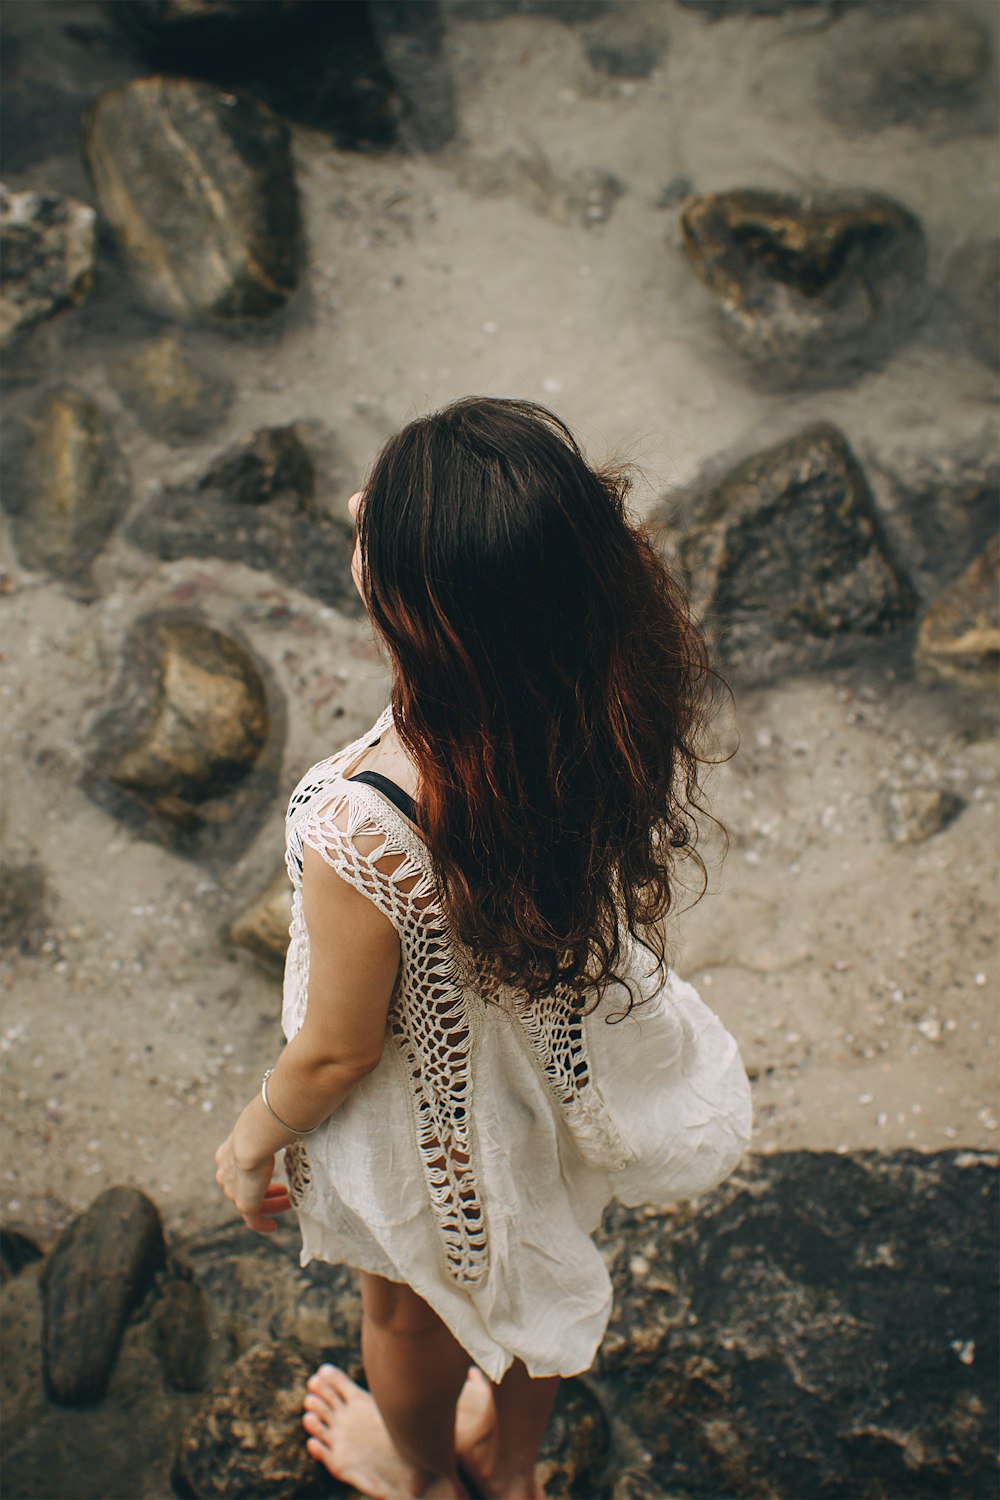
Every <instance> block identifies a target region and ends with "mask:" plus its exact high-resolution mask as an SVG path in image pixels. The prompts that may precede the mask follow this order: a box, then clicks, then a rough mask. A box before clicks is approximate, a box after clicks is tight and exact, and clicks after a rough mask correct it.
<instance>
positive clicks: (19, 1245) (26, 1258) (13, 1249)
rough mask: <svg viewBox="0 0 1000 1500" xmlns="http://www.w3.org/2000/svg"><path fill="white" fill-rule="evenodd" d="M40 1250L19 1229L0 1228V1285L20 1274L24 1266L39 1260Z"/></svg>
mask: <svg viewBox="0 0 1000 1500" xmlns="http://www.w3.org/2000/svg"><path fill="white" fill-rule="evenodd" d="M41 1258H42V1251H41V1249H40V1247H39V1246H38V1245H36V1244H35V1242H34V1240H33V1239H30V1238H29V1237H28V1235H26V1234H22V1233H21V1231H20V1230H19V1229H0V1286H6V1284H7V1282H8V1281H11V1280H13V1278H14V1277H15V1276H17V1275H19V1274H20V1272H21V1271H23V1270H24V1268H25V1266H31V1265H34V1264H35V1262H36V1261H39V1260H41Z"/></svg>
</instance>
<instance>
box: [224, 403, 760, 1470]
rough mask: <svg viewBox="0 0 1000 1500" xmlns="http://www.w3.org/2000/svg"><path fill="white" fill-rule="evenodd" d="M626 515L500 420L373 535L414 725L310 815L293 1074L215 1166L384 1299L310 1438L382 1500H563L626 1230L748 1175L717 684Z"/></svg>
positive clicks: (350, 765)
mask: <svg viewBox="0 0 1000 1500" xmlns="http://www.w3.org/2000/svg"><path fill="white" fill-rule="evenodd" d="M626 488H627V484H626V480H625V477H624V475H623V473H622V472H621V471H618V470H605V471H595V470H593V469H591V468H590V467H588V465H587V464H586V463H585V461H584V459H583V456H582V454H581V452H580V450H579V448H578V446H577V444H576V442H575V441H574V439H573V437H572V436H571V434H570V433H569V431H568V429H567V428H566V427H565V426H564V424H563V423H562V422H561V421H560V420H559V419H558V418H557V417H555V416H554V415H553V414H552V413H551V412H548V411H546V410H545V409H544V408H542V407H538V406H535V405H533V404H532V403H529V402H525V401H513V400H499V399H487V398H469V399H467V400H464V401H459V402H456V403H455V404H454V405H452V406H450V407H448V408H446V409H445V410H444V411H441V412H439V413H437V414H435V415H432V416H428V417H422V418H420V419H418V420H417V421H415V422H412V423H410V425H409V426H407V427H406V428H404V429H403V431H402V432H400V433H399V434H398V435H397V436H396V437H394V438H392V439H391V440H390V441H389V442H388V443H387V444H386V446H385V448H384V449H383V450H382V452H381V453H380V455H379V456H378V458H377V459H376V461H375V464H374V466H373V468H372V471H371V474H370V476H369V478H368V481H367V483H366V484H365V487H364V490H363V491H362V492H360V493H359V494H357V495H354V496H353V497H352V499H351V501H350V509H351V514H352V516H353V518H354V520H355V522H356V526H357V542H356V547H355V552H354V559H353V572H354V578H355V582H356V584H357V586H358V589H359V591H360V593H361V597H362V599H363V600H364V602H365V605H366V608H367V610H368V612H369V615H370V617H371V620H372V623H373V626H374V628H375V632H376V635H377V637H378V639H379V640H380V642H381V644H382V646H383V647H384V649H385V652H386V655H387V657H388V661H389V665H390V669H391V680H392V692H391V703H390V706H389V707H388V708H387V709H386V711H385V712H384V713H383V714H382V715H381V717H380V718H379V720H378V721H377V723H376V724H375V725H374V726H373V727H372V729H371V730H370V731H369V732H368V734H366V735H364V736H362V738H361V739H360V740H358V741H356V742H354V743H353V744H351V745H349V746H347V747H346V749H344V750H342V751H340V752H339V754H337V755H334V756H333V757H332V758H330V759H329V760H326V761H322V762H320V763H319V764H318V765H316V766H314V767H313V768H312V769H311V770H310V771H309V772H308V773H307V774H306V776H305V777H304V778H303V780H302V782H301V783H300V784H299V786H298V788H297V789H296V791H295V793H294V794H293V796H292V799H291V804H290V807H289V812H288V845H287V848H288V866H289V873H290V875H291V879H292V882H293V885H294V886H295V897H294V906H293V922H292V931H291V943H290V947H289V953H288V960H287V967H286V984H285V1005H284V1012H283V1025H284V1029H285V1035H286V1037H287V1038H288V1045H287V1046H286V1048H285V1050H284V1051H283V1053H282V1054H281V1057H280V1059H279V1060H278V1062H277V1063H276V1065H275V1067H274V1069H273V1071H269V1072H268V1074H266V1075H265V1079H264V1083H263V1085H262V1090H261V1095H260V1096H259V1097H257V1098H255V1099H254V1100H252V1101H251V1103H250V1104H248V1105H247V1107H246V1109H245V1110H244V1111H243V1113H242V1114H241V1115H240V1117H239V1119H238V1120H237V1122H236V1125H235V1127H234V1129H233V1132H232V1134H231V1135H230V1136H229V1138H228V1139H227V1140H226V1141H225V1143H224V1144H223V1145H222V1146H221V1147H220V1148H219V1151H218V1152H217V1157H216V1160H217V1164H218V1172H217V1180H218V1181H219V1183H220V1185H221V1186H222V1188H223V1190H224V1191H225V1193H226V1194H227V1196H228V1197H229V1198H231V1199H232V1200H233V1202H234V1203H235V1204H236V1207H237V1209H238V1210H239V1212H240V1213H242V1215H243V1217H244V1219H245V1221H246V1223H247V1224H248V1225H249V1226H250V1227H251V1228H252V1229H256V1230H259V1231H262V1232H268V1231H270V1230H271V1229H273V1228H274V1227H275V1219H274V1217H273V1215H275V1214H276V1213H280V1212H282V1211H284V1210H285V1209H286V1208H287V1207H288V1206H289V1204H290V1203H294V1204H295V1206H296V1208H297V1210H298V1214H299V1221H300V1227H301V1230H302V1236H303V1252H302V1255H303V1263H304V1264H305V1263H307V1262H308V1261H309V1260H310V1259H312V1258H314V1257H318V1258H320V1259H324V1260H329V1261H342V1262H346V1263H348V1264H351V1265H354V1266H356V1267H358V1269H359V1270H360V1272H361V1285H362V1297H363V1305H364V1323H363V1334H362V1353H363V1358H364V1365H365V1372H366V1377H367V1380H368V1385H369V1388H370V1393H371V1394H369V1393H368V1392H364V1391H362V1390H360V1389H359V1388H358V1387H356V1386H354V1385H353V1384H352V1382H350V1381H349V1380H348V1379H347V1377H346V1376H345V1375H343V1374H342V1372H340V1371H337V1370H334V1369H333V1368H332V1367H324V1368H322V1369H321V1370H320V1371H318V1372H317V1374H316V1375H315V1376H313V1378H312V1380H311V1381H310V1390H309V1394H308V1395H307V1397H306V1403H305V1404H306V1414H305V1418H304V1424H305V1427H306V1430H307V1432H308V1433H309V1439H308V1445H309V1451H310V1452H311V1453H312V1454H313V1456H314V1457H315V1458H317V1459H318V1460H319V1461H320V1462H322V1463H324V1464H325V1465H326V1467H327V1468H328V1469H329V1470H330V1471H331V1473H333V1474H334V1475H336V1476H337V1477H338V1478H340V1479H342V1480H344V1481H346V1482H349V1483H351V1484H353V1485H355V1487H356V1488H358V1489H360V1490H362V1491H363V1492H364V1493H366V1494H369V1495H373V1496H386V1497H388V1496H392V1497H396V1496H403V1495H406V1496H415V1495H422V1496H428V1497H437V1496H449V1497H450V1496H461V1495H464V1494H466V1493H467V1490H466V1489H465V1488H464V1483H465V1481H466V1480H469V1479H471V1481H472V1482H474V1483H475V1485H476V1487H477V1488H478V1489H479V1490H480V1491H481V1492H482V1493H483V1494H485V1495H487V1496H504V1497H508V1500H528V1497H531V1500H536V1497H538V1496H539V1495H540V1494H541V1490H540V1488H539V1486H538V1484H537V1481H536V1477H535V1472H534V1465H535V1460H536V1457H537V1453H538V1449H539V1445H540V1443H541V1439H542V1436H543V1433H544V1429H545V1426H546V1423H547V1420H548V1417H549V1413H550V1411H551V1407H552V1403H553V1400H554V1398H555V1394H556V1390H557V1386H558V1380H559V1377H560V1376H564V1375H571V1374H574V1373H577V1372H579V1371H582V1370H585V1369H586V1368H587V1367H588V1365H589V1364H590V1362H591V1360H592V1358H593V1355H594V1352H595V1351H596V1349H597V1346H598V1344H599V1343H600V1340H601V1338H602V1336H603V1333H604V1330H605V1328H606V1326H607V1322H608V1318H609V1315H610V1307H611V1287H610V1283H609V1279H608V1275H607V1271H606V1269H605V1266H604V1263H603V1261H602V1259H601V1256H600V1254H599V1253H598V1251H597V1249H596V1248H595V1246H594V1245H593V1243H592V1241H591V1239H590V1234H591V1232H592V1231H593V1229H594V1228H595V1227H596V1226H597V1224H598V1222H599V1220H600V1217H601V1213H602V1210H603V1209H604V1207H605V1206H606V1204H607V1203H608V1202H609V1201H610V1199H611V1198H612V1197H618V1198H619V1199H620V1200H621V1201H623V1202H625V1203H629V1204H635V1203H641V1202H656V1203H668V1202H671V1201H673V1200H675V1199H677V1198H681V1197H685V1196H689V1195H691V1194H693V1193H697V1192H702V1191H705V1190H707V1189H709V1188H711V1187H712V1186H714V1185H715V1184H716V1183H718V1182H720V1181H721V1180H722V1179H723V1178H724V1177H725V1176H726V1175H728V1173H729V1172H730V1171H731V1170H732V1169H733V1167H734V1166H735V1164H736V1162H737V1161H738V1160H739V1157H740V1155H741V1154H742V1151H743V1150H744V1148H745V1146H746V1144H747V1142H748V1140H749V1135H750V1103H749V1086H748V1084H747V1079H746V1075H745V1072H744V1070H743V1067H742V1064H741V1062H740V1058H739V1054H738V1051H737V1048H736V1044H735V1042H734V1041H733V1039H732V1037H731V1036H729V1034H728V1033H727V1032H726V1031H725V1030H724V1028H723V1027H722V1025H721V1023H720V1022H719V1021H718V1019H717V1018H716V1017H715V1016H714V1015H713V1014H712V1013H711V1012H710V1011H709V1010H708V1009H707V1007H705V1006H704V1005H703V1004H702V1002H701V1001H700V1000H699V999H698V997H697V995H696V994H695V993H694V991H693V990H692V989H691V988H690V987H689V986H687V985H685V984H683V983H682V982H680V981H679V980H678V979H677V978H676V976H674V975H673V974H672V973H671V971H670V970H669V969H668V967H667V964H666V958H665V953H664V937H663V931H662V925H661V920H662V918H663V916H664V915H665V913H666V912H667V910H668V908H669V907H670V905H671V900H672V896H673V892H674V886H675V881H676V865H677V862H678V859H679V858H680V857H682V856H684V855H685V854H689V853H691V852H692V851H693V846H694V839H695V824H694V816H693V814H694V812H695V811H696V810H697V807H698V783H697V771H698V766H699V760H698V755H697V750H696V746H695V737H696V735H697V733H698V731H699V730H700V728H701V727H702V721H703V718H704V715H705V705H706V702H707V688H708V684H709V681H710V674H709V672H708V669H707V667H706V663H705V655H704V648H703V644H702V641H701V638H700V636H699V635H698V633H697V631H696V629H695V627H694V625H693V624H692V622H691V620H690V617H689V614H688V610H687V606H686V602H685V599H684V596H683V594H682V592H681V591H680V589H679V587H678V585H677V584H676V582H675V581H674V580H673V578H672V577H671V576H670V574H669V573H668V571H667V570H666V569H665V567H664V566H663V564H662V562H661V561H660V560H659V558H658V557H657V556H656V554H655V553H654V551H653V550H652V549H651V547H650V546H649V544H648V543H647V541H646V540H645V538H644V537H643V535H642V533H641V532H640V531H638V530H637V529H636V528H635V527H633V526H632V525H631V524H630V522H629V520H628V518H627V515H626V512H625V506H624V497H625V491H626ZM304 1138H308V1139H307V1140H304ZM282 1148H285V1152H286V1154H285V1163H286V1171H287V1172H288V1177H289V1189H288V1192H286V1191H285V1190H284V1189H282V1188H279V1187H277V1186H272V1185H270V1184H271V1175H272V1172H273V1169H274V1154H275V1152H276V1151H278V1150H280V1149H282ZM470 1358H471V1359H472V1360H473V1361H474V1362H475V1366H477V1367H478V1369H475V1368H474V1369H473V1370H471V1371H470V1369H469V1361H470ZM487 1377H488V1378H487Z"/></svg>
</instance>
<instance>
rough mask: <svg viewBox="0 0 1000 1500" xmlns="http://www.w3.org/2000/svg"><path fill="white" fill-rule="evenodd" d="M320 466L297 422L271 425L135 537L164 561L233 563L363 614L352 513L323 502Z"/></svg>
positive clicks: (172, 495) (172, 492) (161, 502)
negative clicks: (338, 512) (334, 512)
mask: <svg viewBox="0 0 1000 1500" xmlns="http://www.w3.org/2000/svg"><path fill="white" fill-rule="evenodd" d="M316 489H317V477H316V465H315V463H314V460H313V455H312V451H311V448H310V446H309V445H308V444H307V443H306V441H305V438H304V435H303V430H302V429H300V427H299V426H298V425H297V424H295V423H290V424H289V425H287V426H284V427H261V428H258V429H257V430H256V431H255V432H250V433H247V434H245V435H244V436H243V437H241V438H240V439H239V440H238V441H237V442H236V443H234V444H233V446H232V447H231V448H227V449H226V451H225V452H224V453H222V454H220V455H219V457H218V458H216V459H215V460H214V461H213V462H212V463H211V464H210V465H209V467H208V469H207V470H206V472H205V473H204V474H203V475H201V476H200V478H198V479H195V480H192V481H189V482H188V483H186V484H180V485H172V486H169V487H167V488H166V489H163V490H161V491H160V493H159V494H158V495H155V496H154V497H153V498H152V499H151V500H149V501H148V502H147V503H146V504H145V505H143V506H140V507H139V509H138V510H137V511H136V513H135V515H134V516H133V517H132V520H131V521H130V523H129V526H128V532H127V535H128V539H129V541H130V542H133V543H134V544H135V546H137V547H141V548H142V549H143V550H144V551H147V552H152V553H153V554H154V555H155V556H156V557H161V558H164V559H168V560H172V559H174V558H179V557H224V558H226V559H228V560H229V561H232V562H241V563H246V564H247V565H248V566H249V567H251V568H258V569H260V570H261V572H265V573H269V574H271V575H272V576H275V575H276V576H277V577H279V578H281V579H283V580H284V582H285V583H286V584H288V585H289V586H290V587H291V588H295V589H302V590H303V591H304V592H305V593H308V594H313V595H314V596H315V597H316V598H318V599H321V600H322V601H323V603H324V604H329V605H332V606H333V607H334V608H336V609H339V610H341V611H343V613H345V614H348V615H352V616H360V615H361V613H362V612H363V611H362V604H361V600H360V598H359V597H358V592H357V589H356V588H355V587H354V580H353V578H352V576H351V553H352V552H353V550H354V536H353V532H352V530H351V527H350V526H349V524H348V522H347V519H346V516H345V517H344V518H341V517H339V516H331V515H329V514H328V513H327V512H326V511H325V510H323V509H321V508H320V506H319V505H318V504H317V502H316Z"/></svg>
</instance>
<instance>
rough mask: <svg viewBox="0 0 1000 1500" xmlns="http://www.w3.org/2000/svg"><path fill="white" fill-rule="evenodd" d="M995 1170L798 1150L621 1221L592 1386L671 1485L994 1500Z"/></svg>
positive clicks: (613, 1216) (662, 1484) (609, 1224)
mask: <svg viewBox="0 0 1000 1500" xmlns="http://www.w3.org/2000/svg"><path fill="white" fill-rule="evenodd" d="M997 1166H998V1160H997V1158H996V1156H994V1155H989V1154H986V1153H980V1152H973V1151H942V1152H933V1153H926V1154H925V1153H923V1152H919V1151H898V1152H893V1153H891V1154H889V1155H883V1154H881V1153H878V1152H874V1151H865V1152H858V1153H854V1154H852V1155H849V1156H848V1155H839V1154H837V1153H835V1152H810V1151H795V1152H788V1153H784V1154H782V1155H775V1156H756V1157H747V1158H745V1159H744V1162H743V1163H742V1164H741V1167H740V1172H739V1174H738V1175H737V1176H734V1177H733V1178H731V1179H730V1180H729V1181H728V1182H727V1183H725V1184H724V1185H723V1186H722V1187H721V1188H720V1189H718V1190H716V1192H715V1193H713V1194H711V1195H708V1196H707V1197H705V1198H703V1199H700V1200H698V1201H697V1203H693V1204H686V1205H683V1206H681V1207H678V1208H676V1209H674V1210H671V1211H669V1212H667V1213H657V1212H656V1211H655V1210H652V1209H639V1210H623V1209H619V1208H616V1209H613V1210H611V1211H610V1212H609V1214H608V1215H607V1216H606V1218H605V1224H604V1229H603V1231H602V1234H601V1236H600V1240H601V1243H602V1245H603V1249H604V1253H605V1255H606V1258H607V1260H608V1264H609V1269H610V1270H611V1274H612V1278H613V1280H614V1284H615V1291H616V1300H615V1311H614V1314H613V1318H612V1323H611V1328H610V1330H609V1337H608V1339H607V1340H606V1341H605V1344H604V1345H603V1346H602V1350H601V1353H600V1355H599V1360H598V1365H597V1369H596V1372H595V1373H597V1374H598V1375H599V1377H600V1380H601V1387H602V1390H603V1391H604V1392H605V1393H606V1394H607V1398H608V1400H609V1401H610V1403H611V1404H612V1406H613V1408H614V1409H615V1411H616V1412H617V1413H619V1414H620V1416H621V1417H622V1418H623V1419H625V1420H626V1421H627V1423H628V1424H629V1426H630V1427H631V1428H632V1431H633V1433H634V1434H635V1437H636V1438H637V1439H638V1441H639V1442H640V1443H641V1445H642V1447H643V1448H644V1450H645V1451H646V1452H647V1453H648V1454H650V1455H651V1458H652V1469H651V1473H650V1479H651V1480H652V1481H653V1482H654V1483H655V1484H656V1485H657V1486H658V1489H657V1490H654V1493H663V1494H667V1495H675V1494H677V1495H733V1496H752V1495H763V1494H769V1495H787V1496H793V1495H794V1496H799V1495H802V1496H805V1495H827V1494H828V1495H873V1496H874V1495H893V1496H895V1495H914V1496H915V1495H933V1494H950V1493H953V1492H954V1491H955V1490H958V1491H960V1492H961V1494H962V1495H963V1497H965V1496H968V1497H969V1500H972V1497H978V1496H982V1497H984V1500H985V1497H986V1496H989V1495H991V1494H992V1492H993V1489H992V1487H993V1485H994V1482H995V1472H994V1467H993V1457H992V1454H993V1452H994V1451H995V1444H996V1438H997V1414H996V1406H995V1402H994V1399H993V1382H994V1377H995V1370H996V1359H997V1330H998V1327H1000V1323H998V1319H997V1315H996V1297H997V1289H996V1283H995V1274H994V1271H995V1235H996V1230H995V1224H996V1217H995V1216H996V1209H997V1175H998V1174H997ZM957 1265H960V1266H961V1267H962V1274H961V1276H959V1277H956V1275H955V1267H956V1266H957ZM664 1305H665V1306H666V1313H665V1315H664V1312H663V1308H664ZM651 1329H656V1330H657V1332H656V1333H655V1334H654V1333H651V1332H650V1330H651ZM859 1371H863V1372H864V1378H863V1379H860V1378H859ZM776 1432H777V1433H780V1434H781V1441H780V1442H779V1443H776V1442H775V1440H774V1437H775V1433H776Z"/></svg>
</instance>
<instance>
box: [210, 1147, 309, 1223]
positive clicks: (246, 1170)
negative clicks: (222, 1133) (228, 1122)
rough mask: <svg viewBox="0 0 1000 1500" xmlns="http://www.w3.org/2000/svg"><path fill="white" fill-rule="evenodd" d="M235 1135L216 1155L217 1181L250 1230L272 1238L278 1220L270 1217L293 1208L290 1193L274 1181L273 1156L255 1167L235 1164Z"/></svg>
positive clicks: (267, 1157) (282, 1185) (236, 1162)
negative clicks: (270, 1235) (269, 1235)
mask: <svg viewBox="0 0 1000 1500" xmlns="http://www.w3.org/2000/svg"><path fill="white" fill-rule="evenodd" d="M233 1134H235V1132H233ZM233 1134H230V1135H229V1136H228V1137H227V1138H226V1140H224V1141H223V1143H222V1145H221V1146H220V1147H219V1149H218V1151H216V1153H215V1169H216V1170H215V1180H216V1182H217V1183H218V1184H219V1186H220V1187H221V1189H222V1191H223V1192H224V1193H225V1195H226V1197H227V1198H228V1199H229V1200H230V1201H231V1202H232V1203H234V1204H235V1205H236V1211H237V1213H239V1214H241V1215H242V1217H243V1222H244V1224H246V1226H247V1228H248V1229H253V1230H256V1232H257V1233H258V1234H270V1233H271V1232H272V1231H273V1230H275V1229H277V1227H278V1224H277V1220H276V1219H274V1218H272V1217H271V1216H272V1215H273V1214H283V1213H287V1212H288V1210H289V1209H290V1208H291V1206H292V1202H291V1199H290V1198H289V1196H288V1189H287V1187H285V1186H284V1184H283V1183H280V1182H272V1180H271V1178H272V1174H273V1172H274V1155H273V1153H272V1155H270V1156H266V1157H264V1159H263V1160H262V1161H261V1162H259V1163H258V1164H257V1165H256V1166H253V1167H241V1166H240V1164H239V1162H238V1161H237V1160H236V1152H235V1149H234V1146H233Z"/></svg>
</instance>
